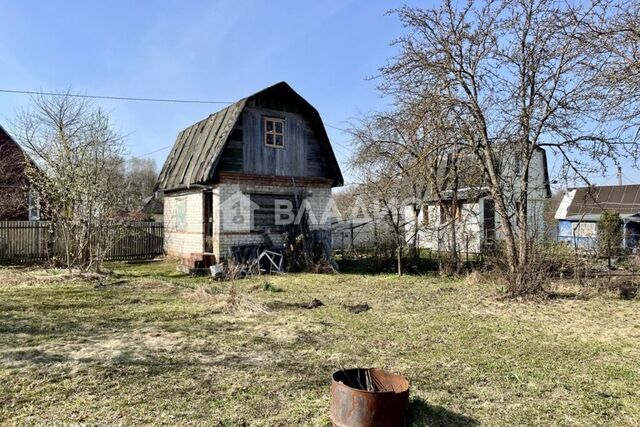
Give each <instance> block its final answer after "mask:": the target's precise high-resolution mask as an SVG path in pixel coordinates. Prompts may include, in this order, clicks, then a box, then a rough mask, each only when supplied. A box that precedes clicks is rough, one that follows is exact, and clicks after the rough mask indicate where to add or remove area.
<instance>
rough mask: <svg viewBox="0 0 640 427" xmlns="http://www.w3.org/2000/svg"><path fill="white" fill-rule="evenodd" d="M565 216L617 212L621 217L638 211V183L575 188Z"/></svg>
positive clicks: (639, 207) (639, 208)
mask: <svg viewBox="0 0 640 427" xmlns="http://www.w3.org/2000/svg"><path fill="white" fill-rule="evenodd" d="M574 190H575V194H574V195H573V200H572V201H571V204H570V205H569V206H568V208H567V214H566V215H567V218H568V217H573V216H583V215H590V216H591V215H598V216H599V215H600V214H602V212H604V211H614V212H618V213H619V214H620V215H621V216H622V217H627V216H631V215H634V214H637V213H640V185H638V184H634V185H608V186H601V187H597V186H592V187H580V188H575V189H574Z"/></svg>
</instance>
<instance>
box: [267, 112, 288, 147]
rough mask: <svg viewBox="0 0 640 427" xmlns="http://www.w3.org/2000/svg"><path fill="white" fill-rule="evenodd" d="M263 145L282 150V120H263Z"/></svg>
mask: <svg viewBox="0 0 640 427" xmlns="http://www.w3.org/2000/svg"><path fill="white" fill-rule="evenodd" d="M264 145H266V146H267V147H273V148H284V119H276V118H274V117H265V118H264Z"/></svg>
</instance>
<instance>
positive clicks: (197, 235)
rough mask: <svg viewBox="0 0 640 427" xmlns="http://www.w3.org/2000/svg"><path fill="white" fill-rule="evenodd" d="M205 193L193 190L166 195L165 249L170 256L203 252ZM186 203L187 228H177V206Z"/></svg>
mask: <svg viewBox="0 0 640 427" xmlns="http://www.w3.org/2000/svg"><path fill="white" fill-rule="evenodd" d="M202 196H203V193H202V190H192V191H188V192H181V193H170V194H166V195H165V197H164V250H165V252H166V253H167V254H168V255H170V256H180V255H182V254H190V253H202V250H203V229H202V226H203V216H202V215H203V211H202V208H203V204H202V203H203V198H202ZM182 200H183V201H184V203H185V204H186V215H185V216H186V228H185V230H177V228H176V224H177V206H178V204H179V203H180V201H182Z"/></svg>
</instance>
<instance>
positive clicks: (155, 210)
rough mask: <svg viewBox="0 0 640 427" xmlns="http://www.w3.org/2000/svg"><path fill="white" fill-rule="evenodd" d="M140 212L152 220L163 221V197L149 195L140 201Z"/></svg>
mask: <svg viewBox="0 0 640 427" xmlns="http://www.w3.org/2000/svg"><path fill="white" fill-rule="evenodd" d="M141 212H142V213H144V214H145V215H146V216H147V218H149V219H151V221H154V222H163V221H164V199H163V197H162V196H157V195H154V196H149V197H147V198H145V199H144V200H143V201H142V209H141Z"/></svg>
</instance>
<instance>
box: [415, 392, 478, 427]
mask: <svg viewBox="0 0 640 427" xmlns="http://www.w3.org/2000/svg"><path fill="white" fill-rule="evenodd" d="M405 424H406V425H407V426H415V427H418V426H429V427H439V426H442V427H444V426H478V425H480V423H479V422H478V421H476V420H475V419H473V418H471V417H468V416H466V415H462V414H458V413H456V412H453V411H450V410H448V409H446V408H444V407H442V406H436V405H430V404H428V403H427V402H425V401H424V400H422V399H420V398H413V399H411V401H410V402H409V416H408V417H407V421H406V423H405Z"/></svg>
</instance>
